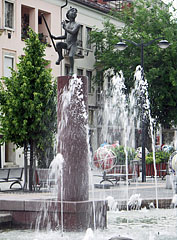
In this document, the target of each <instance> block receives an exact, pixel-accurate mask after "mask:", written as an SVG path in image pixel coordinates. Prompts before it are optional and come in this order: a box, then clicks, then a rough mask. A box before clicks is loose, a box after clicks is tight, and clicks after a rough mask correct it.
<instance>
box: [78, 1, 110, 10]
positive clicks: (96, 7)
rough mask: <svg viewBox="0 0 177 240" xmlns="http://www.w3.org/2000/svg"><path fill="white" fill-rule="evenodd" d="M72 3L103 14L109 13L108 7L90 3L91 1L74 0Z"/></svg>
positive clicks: (94, 2) (93, 2)
mask: <svg viewBox="0 0 177 240" xmlns="http://www.w3.org/2000/svg"><path fill="white" fill-rule="evenodd" d="M74 2H77V3H80V4H83V5H85V6H87V7H90V8H93V9H96V10H98V11H101V12H104V13H109V11H110V7H108V6H107V5H106V4H102V3H98V2H96V1H91V0H74Z"/></svg>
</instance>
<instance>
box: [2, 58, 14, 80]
mask: <svg viewBox="0 0 177 240" xmlns="http://www.w3.org/2000/svg"><path fill="white" fill-rule="evenodd" d="M10 68H14V56H11V55H4V77H10V76H11V69H10Z"/></svg>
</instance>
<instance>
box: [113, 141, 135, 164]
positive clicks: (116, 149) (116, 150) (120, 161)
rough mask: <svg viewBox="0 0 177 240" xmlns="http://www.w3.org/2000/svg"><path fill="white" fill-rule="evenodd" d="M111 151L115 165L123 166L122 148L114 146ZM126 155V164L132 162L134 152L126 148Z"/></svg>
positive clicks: (123, 152)
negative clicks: (114, 156)
mask: <svg viewBox="0 0 177 240" xmlns="http://www.w3.org/2000/svg"><path fill="white" fill-rule="evenodd" d="M111 150H112V151H113V152H114V153H115V155H116V163H115V164H116V165H125V149H124V146H116V147H113V148H111ZM127 153H128V163H130V161H131V160H133V159H134V158H135V156H136V153H135V150H134V149H133V148H127Z"/></svg>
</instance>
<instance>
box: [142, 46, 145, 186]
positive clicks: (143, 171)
mask: <svg viewBox="0 0 177 240" xmlns="http://www.w3.org/2000/svg"><path fill="white" fill-rule="evenodd" d="M141 71H142V80H143V82H144V44H143V42H142V43H141ZM144 101H145V93H144V92H143V91H142V116H141V124H142V125H141V138H142V139H141V141H142V182H146V157H145V134H146V133H145V129H146V127H145V116H144V113H145V111H144Z"/></svg>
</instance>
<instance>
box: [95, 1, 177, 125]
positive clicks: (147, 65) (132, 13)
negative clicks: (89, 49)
mask: <svg viewBox="0 0 177 240" xmlns="http://www.w3.org/2000/svg"><path fill="white" fill-rule="evenodd" d="M170 6H171V3H170V4H168V5H165V4H164V3H163V1H157V0H135V1H133V3H132V7H127V8H125V9H124V10H123V11H122V12H113V15H114V17H116V18H117V19H118V20H120V21H122V22H124V23H125V27H124V28H122V29H116V27H115V26H114V25H113V24H111V23H110V22H109V20H107V21H105V23H104V29H103V30H102V31H99V30H98V29H95V30H94V31H93V32H92V34H91V39H92V43H95V56H96V67H97V68H99V69H102V71H105V70H107V69H109V68H113V69H114V71H115V72H118V71H120V70H123V73H124V77H125V84H126V86H127V89H130V88H131V87H132V86H133V76H134V71H135V68H136V66H137V65H140V63H141V60H140V49H138V47H135V46H134V45H131V44H130V43H127V45H128V47H127V48H126V49H125V50H124V51H122V52H120V51H119V52H116V51H115V49H114V47H115V44H116V43H117V42H119V41H120V39H129V40H132V41H134V42H136V43H141V41H143V42H144V43H147V42H149V41H150V40H153V39H156V38H159V37H164V38H165V39H166V40H168V41H169V42H170V43H171V46H170V47H169V48H167V49H165V50H162V49H160V48H159V47H158V46H157V44H156V43H157V42H156V43H154V44H153V45H150V46H147V47H146V48H145V49H144V72H145V77H146V79H147V81H148V84H149V97H150V103H151V114H152V116H153V117H154V118H155V119H156V121H157V122H158V123H161V124H163V125H164V126H170V125H172V124H176V123H177V114H176V113H177V112H176V109H177V77H176V76H177V64H176V60H177V41H176V38H177V19H175V18H174V17H173V16H172V13H171V12H169V7H170Z"/></svg>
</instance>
